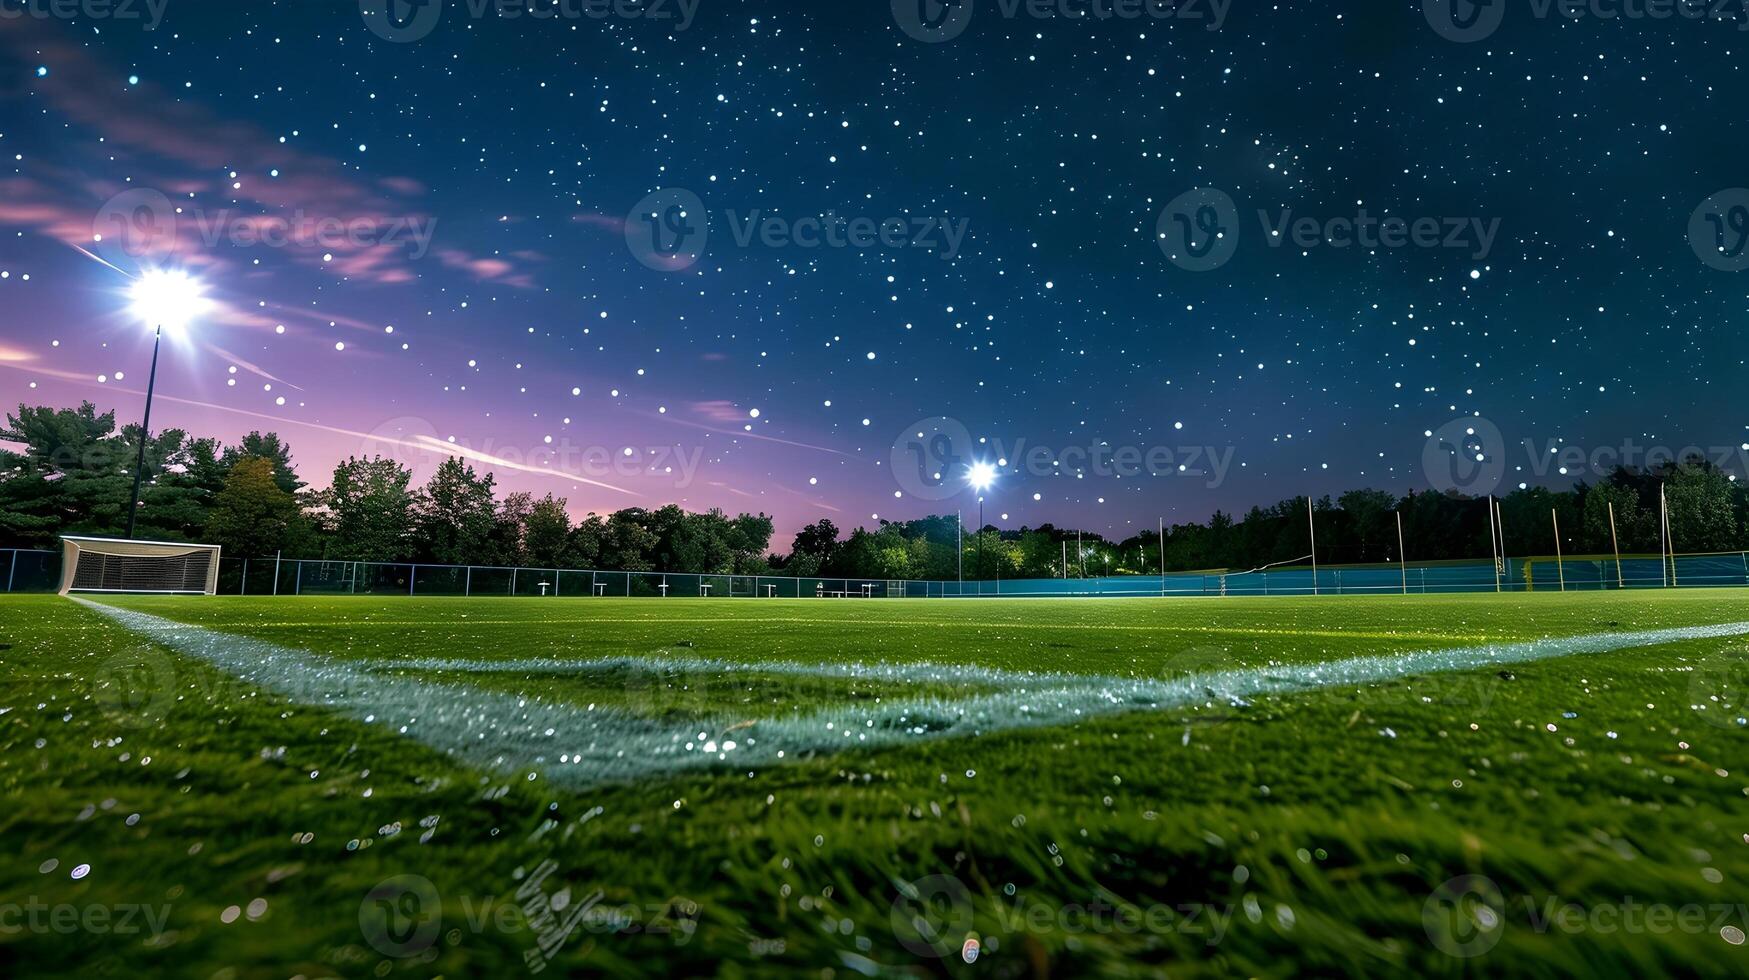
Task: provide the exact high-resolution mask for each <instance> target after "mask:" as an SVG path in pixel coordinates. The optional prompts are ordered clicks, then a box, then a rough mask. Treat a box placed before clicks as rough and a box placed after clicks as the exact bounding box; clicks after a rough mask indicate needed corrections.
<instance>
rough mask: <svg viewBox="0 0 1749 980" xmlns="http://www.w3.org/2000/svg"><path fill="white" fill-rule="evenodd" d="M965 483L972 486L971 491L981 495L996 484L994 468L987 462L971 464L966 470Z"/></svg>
mask: <svg viewBox="0 0 1749 980" xmlns="http://www.w3.org/2000/svg"><path fill="white" fill-rule="evenodd" d="M966 482H967V483H969V484H971V485H972V489H974V490H976V491H978V492H979V493H983V492H984V491H985V490H988V489H990V486H991V484H993V483H995V482H996V467H995V466H994V465H993V464H991V463H987V462H978V463H973V464H972V465H971V466H969V467H967V468H966Z"/></svg>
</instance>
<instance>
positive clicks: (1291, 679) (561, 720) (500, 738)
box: [74, 598, 1749, 788]
mask: <svg viewBox="0 0 1749 980" xmlns="http://www.w3.org/2000/svg"><path fill="white" fill-rule="evenodd" d="M74 601H76V602H79V603H80V604H82V605H84V606H86V607H88V608H90V609H93V610H95V611H97V612H99V613H101V614H103V615H105V616H108V617H110V618H111V619H113V620H115V621H116V622H117V623H119V624H120V625H122V626H124V627H126V628H128V629H130V630H132V631H134V632H136V633H139V634H141V635H142V636H144V637H146V638H147V639H150V640H152V641H153V642H155V643H158V644H160V645H162V646H165V647H167V648H169V649H171V650H173V651H175V652H177V653H180V654H182V655H184V656H189V657H194V658H196V659H199V660H202V661H205V662H206V663H209V664H211V665H212V666H214V667H217V668H219V669H220V670H223V671H226V672H227V673H230V674H233V675H235V676H236V677H238V678H240V679H242V680H243V681H246V682H248V683H250V684H255V685H258V686H260V687H262V688H265V689H267V690H270V691H273V692H275V693H277V694H280V695H283V696H285V697H288V698H290V699H291V700H293V701H296V702H299V703H303V704H310V705H319V706H322V707H326V708H331V709H333V710H336V711H339V712H340V713H342V714H344V715H347V716H349V717H352V718H355V719H358V720H360V721H363V722H365V723H367V724H375V725H385V726H388V727H389V728H391V729H392V730H394V731H396V732H398V733H400V734H402V735H406V736H408V737H410V738H414V739H416V740H418V741H420V742H423V743H424V744H426V745H429V746H431V747H432V748H434V749H437V750H438V751H440V752H443V753H445V754H447V755H450V756H452V757H454V758H456V759H457V760H459V761H462V762H465V763H468V764H471V765H475V766H479V767H481V768H486V769H495V770H512V771H520V770H525V769H528V768H531V767H532V768H537V769H540V770H542V771H543V772H544V773H545V775H546V776H547V777H548V778H550V779H552V780H553V782H555V783H556V784H558V785H561V786H566V787H570V788H583V787H587V786H590V785H594V784H597V783H601V782H605V781H616V780H631V779H639V778H647V777H652V776H661V775H666V774H669V773H673V772H678V771H683V770H692V769H701V768H706V767H712V766H722V767H729V766H733V767H736V768H748V767H755V766H766V765H772V764H775V763H777V762H779V761H781V760H785V759H794V758H799V757H807V756H813V755H818V754H822V753H832V752H837V751H841V750H844V749H851V748H864V747H869V748H874V747H886V746H893V745H903V744H910V743H915V742H919V741H923V740H926V739H937V738H944V737H955V736H968V735H970V736H976V735H984V734H989V733H992V732H1000V731H1006V730H1010V729H1016V728H1032V727H1038V726H1044V725H1062V724H1072V723H1074V722H1078V721H1081V720H1083V719H1086V718H1093V717H1099V716H1103V715H1111V714H1118V713H1123V712H1129V711H1147V710H1161V709H1168V708H1187V707H1196V706H1203V705H1212V704H1214V703H1215V702H1223V707H1232V706H1234V705H1243V704H1245V701H1244V699H1245V698H1249V697H1253V696H1256V695H1259V694H1276V693H1286V692H1294V691H1307V690H1313V689H1318V688H1331V687H1348V686H1362V685H1368V684H1378V683H1389V682H1392V681H1396V680H1400V679H1402V678H1404V677H1407V676H1411V675H1420V674H1430V673H1449V672H1453V671H1464V670H1475V669H1480V668H1486V667H1492V666H1495V665H1502V664H1515V663H1524V662H1527V661H1534V660H1545V659H1550V658H1555V657H1567V656H1575V655H1581V654H1593V653H1608V652H1611V651H1616V650H1625V649H1630V648H1633V647H1644V646H1656V645H1659V644H1664V643H1674V642H1679V641H1683V640H1700V639H1719V638H1730V637H1740V636H1744V635H1749V623H1725V624H1721V625H1715V626H1690V627H1679V628H1672V629H1658V630H1646V631H1641V632H1633V633H1597V634H1590V635H1585V636H1570V637H1552V638H1547V639H1542V640H1531V641H1527V642H1515V643H1493V644H1485V645H1481V646H1474V647H1462V648H1456V649H1446V650H1423V651H1418V652H1412V653H1401V654H1389V655H1383V656H1365V657H1353V658H1349V659H1344V660H1333V661H1327V662H1324V663H1315V664H1303V665H1297V664H1296V665H1285V664H1283V665H1274V666H1269V667H1253V668H1242V669H1236V670H1222V671H1211V672H1206V673H1198V674H1191V675H1187V676H1183V677H1177V678H1171V679H1166V680H1154V679H1135V678H1120V677H1110V676H1094V675H1075V674H1061V673H1048V674H1034V673H1024V672H1015V671H1004V670H989V669H982V668H974V667H966V666H950V665H940V664H873V665H867V666H864V665H855V664H821V665H812V664H800V663H794V662H783V663H775V664H740V663H731V662H726V661H718V660H710V659H705V658H694V657H678V658H677V657H651V658H637V657H617V658H608V659H605V660H588V661H576V662H571V663H566V662H563V661H554V660H541V659H520V660H504V661H493V660H487V659H425V660H411V661H382V660H378V661H341V660H335V659H332V658H328V657H322V656H318V655H315V654H312V653H310V652H308V651H304V650H295V649H291V648H288V647H282V646H278V645H276V644H272V643H268V642H267V641H265V640H259V639H255V638H253V637H247V636H239V635H236V634H231V633H221V632H217V631H215V630H210V629H207V628H206V627H203V626H192V625H189V624H186V623H178V622H174V621H172V620H168V619H163V618H161V617H158V616H152V615H148V614H146V613H140V612H134V611H132V610H126V609H119V608H116V607H114V606H108V605H104V604H101V603H96V602H92V601H90V600H86V599H78V598H75V599H74ZM623 668H631V669H645V670H650V671H657V672H659V671H661V670H663V669H675V668H679V669H683V670H687V671H696V672H722V673H736V672H745V673H778V674H788V675H812V676H819V677H840V678H867V679H876V680H891V681H899V682H903V681H907V680H911V681H921V680H930V681H946V682H957V683H976V684H979V685H982V686H985V687H994V688H997V689H998V690H997V691H995V692H994V693H981V694H972V695H967V696H965V697H959V698H928V697H918V698H902V699H897V700H892V701H880V702H876V703H873V704H867V703H858V704H848V705H837V706H830V707H826V708H822V709H820V710H818V711H813V712H810V713H807V714H796V715H791V716H784V717H778V718H758V719H751V720H749V719H745V718H734V717H729V716H718V717H709V718H700V719H696V720H692V721H688V722H685V723H674V722H664V721H661V720H659V719H652V718H648V717H644V716H640V715H637V714H634V713H631V712H628V711H625V710H623V709H620V708H614V707H605V706H597V705H590V706H588V707H580V706H577V705H573V704H569V703H564V702H553V701H547V700H543V699H541V698H539V697H536V696H529V695H516V694H506V693H500V692H495V691H489V690H481V689H479V688H477V687H469V686H467V685H466V684H465V683H457V684H451V683H447V682H444V681H434V680H426V679H420V678H411V677H405V676H396V674H395V673H394V671H395V670H396V669H419V670H445V671H457V672H463V673H470V672H471V673H478V672H485V671H492V672H510V673H516V672H524V673H547V674H552V673H564V672H576V673H584V672H589V671H596V672H599V671H603V670H615V669H623Z"/></svg>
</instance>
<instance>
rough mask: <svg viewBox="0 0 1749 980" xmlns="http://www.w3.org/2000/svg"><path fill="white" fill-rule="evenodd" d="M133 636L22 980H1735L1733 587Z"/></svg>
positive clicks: (22, 927) (1738, 730)
mask: <svg viewBox="0 0 1749 980" xmlns="http://www.w3.org/2000/svg"><path fill="white" fill-rule="evenodd" d="M106 603H107V604H108V605H109V606H111V607H114V608H116V609H121V610H126V611H128V612H131V613H141V614H147V615H148V616H149V617H161V618H162V619H163V620H171V621H175V623H180V624H187V626H186V627H179V626H176V625H174V624H167V623H164V622H162V621H161V620H159V619H148V618H139V619H134V620H130V621H128V625H124V623H123V622H122V621H118V619H116V618H115V616H114V615H111V614H105V613H102V612H99V611H96V610H94V609H92V608H90V607H87V606H83V605H80V604H78V603H75V602H73V601H70V600H66V599H59V598H51V597H0V790H3V794H4V799H5V801H6V806H5V808H4V811H3V813H0V842H3V844H4V853H5V855H6V859H5V861H4V863H3V864H0V964H5V965H6V966H7V970H8V972H9V973H10V975H13V976H25V975H49V974H61V975H75V974H76V975H83V976H135V975H140V974H142V973H146V972H155V973H156V972H163V973H175V974H177V975H183V976H193V977H232V976H236V977H254V976H263V977H267V976H273V977H289V976H306V977H317V976H329V975H342V976H396V977H398V976H409V977H411V976H430V975H437V974H442V975H447V976H451V977H465V976H479V975H496V974H515V973H518V972H522V971H527V970H530V969H534V968H540V969H542V970H545V971H552V972H553V974H554V975H557V974H560V973H563V972H579V971H588V972H591V973H604V974H609V975H643V974H648V973H652V972H662V973H665V974H667V975H675V976H679V975H693V974H704V973H724V974H729V975H742V976H745V975H772V974H806V975H809V976H815V977H820V976H837V977H848V976H898V975H918V974H921V975H934V974H953V975H961V976H977V975H982V976H993V977H1017V976H1074V975H1087V974H1090V973H1099V974H1104V975H1117V976H1124V975H1159V974H1160V973H1162V972H1165V973H1168V974H1171V975H1199V974H1218V975H1253V976H1283V977H1285V976H1290V975H1294V974H1297V973H1304V972H1308V971H1323V972H1335V971H1341V972H1345V973H1360V974H1398V975H1400V974H1413V975H1442V976H1443V975H1459V974H1471V973H1476V974H1490V975H1497V974H1522V975H1532V976H1571V975H1576V974H1580V975H1614V976H1644V975H1657V974H1665V973H1669V974H1708V975H1736V976H1741V975H1745V974H1746V973H1749V946H1746V945H1744V943H1743V937H1744V932H1746V931H1749V914H1746V913H1745V911H1744V904H1743V903H1744V902H1746V901H1749V899H1746V898H1745V895H1746V891H1745V888H1744V884H1745V882H1746V881H1749V724H1746V723H1745V721H1744V719H1743V717H1742V716H1743V715H1744V714H1746V713H1749V706H1746V704H1745V698H1744V692H1745V683H1746V682H1749V635H1745V631H1749V626H1743V627H1741V628H1739V629H1737V630H1734V631H1733V630H1723V631H1718V632H1719V635H1713V636H1705V637H1699V638H1687V639H1671V638H1669V637H1667V636H1666V637H1657V638H1655V639H1645V638H1635V637H1631V636H1627V637H1626V638H1623V636H1624V635H1626V634H1636V633H1644V632H1649V631H1655V630H1661V629H1672V628H1684V627H1696V626H1713V625H1725V624H1744V623H1749V592H1736V591H1694V592H1680V593H1674V592H1641V593H1608V594H1598V593H1590V594H1584V595H1579V594H1569V595H1541V594H1538V595H1521V596H1505V597H1500V596H1494V595H1486V596H1437V597H1436V596H1428V597H1400V596H1388V597H1368V598H1322V599H1291V598H1268V599H1238V598H1232V599H1220V600H1212V599H1211V600H1104V601H1102V600H994V601H947V600H871V601H832V600H802V601H785V600H775V601H765V600H679V599H677V600H551V599H548V600H537V599H478V600H460V599H407V598H394V599H381V598H334V599H315V598H297V599H274V598H266V597H262V598H219V599H183V598H167V597H127V598H113V599H108V600H106ZM124 615H125V614H124ZM1572 637H1584V638H1587V639H1586V640H1584V641H1581V642H1579V643H1577V644H1576V645H1575V648H1574V649H1568V648H1567V647H1566V646H1564V645H1563V643H1564V638H1572ZM1485 647H1486V648H1487V649H1488V650H1493V651H1496V652H1498V654H1499V657H1498V658H1496V657H1495V654H1493V653H1489V652H1486V651H1483V648H1485ZM1429 651H1431V652H1433V653H1432V654H1431V655H1429V654H1428V652H1429ZM1478 651H1483V652H1478ZM1356 658H1362V659H1359V660H1357V659H1356ZM1496 660H1497V662H1496ZM1396 664H1400V665H1404V666H1403V667H1401V668H1397V667H1391V668H1388V670H1387V672H1383V673H1382V672H1381V670H1386V669H1385V668H1381V667H1380V666H1379V665H1396ZM1186 691H1188V692H1189V696H1180V695H1183V694H1184V693H1185V692H1186ZM828 726H829V727H828ZM694 728H696V729H698V730H697V731H693V729H694ZM778 752H782V753H783V754H782V755H781V756H779V755H778V754H777V753H778ZM968 937H973V942H975V944H976V951H977V952H978V954H979V955H978V956H977V957H976V962H974V963H969V964H968V963H967V962H965V960H966V959H967V956H966V953H967V952H968V949H967V947H968Z"/></svg>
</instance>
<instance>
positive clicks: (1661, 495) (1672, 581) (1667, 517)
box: [1658, 486, 1682, 586]
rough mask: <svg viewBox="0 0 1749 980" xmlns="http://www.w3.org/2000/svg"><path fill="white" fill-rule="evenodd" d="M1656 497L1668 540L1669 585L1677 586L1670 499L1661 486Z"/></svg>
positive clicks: (1673, 525)
mask: <svg viewBox="0 0 1749 980" xmlns="http://www.w3.org/2000/svg"><path fill="white" fill-rule="evenodd" d="M1658 496H1659V498H1660V499H1661V500H1662V502H1663V505H1664V527H1665V529H1666V530H1665V534H1666V535H1667V536H1668V537H1669V539H1670V584H1671V585H1672V586H1677V585H1681V584H1682V583H1681V582H1678V581H1677V580H1676V525H1675V524H1672V523H1671V522H1670V498H1669V497H1667V496H1665V495H1664V488H1663V487H1662V486H1660V487H1659V488H1658Z"/></svg>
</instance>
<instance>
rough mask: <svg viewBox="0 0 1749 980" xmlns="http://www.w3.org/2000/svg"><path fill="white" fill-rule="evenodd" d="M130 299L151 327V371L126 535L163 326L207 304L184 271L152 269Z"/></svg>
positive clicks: (142, 470) (185, 319) (180, 323)
mask: <svg viewBox="0 0 1749 980" xmlns="http://www.w3.org/2000/svg"><path fill="white" fill-rule="evenodd" d="M129 298H130V301H131V306H132V309H133V312H134V315H135V316H138V317H139V318H140V319H141V320H142V321H143V322H145V323H148V324H150V325H151V327H152V370H151V372H150V373H148V374H147V375H146V414H145V416H144V417H143V418H142V419H141V420H140V451H139V455H138V457H137V458H136V459H135V460H134V491H133V494H132V495H131V496H129V497H128V529H127V536H128V537H129V538H132V537H133V536H134V517H135V512H136V511H138V510H139V507H140V483H141V481H142V480H143V479H144V477H145V475H146V440H147V439H148V438H149V437H150V434H151V431H152V391H153V389H155V388H156V387H157V386H158V348H159V346H160V345H161V344H162V343H163V342H164V328H165V327H169V328H170V329H171V330H172V331H176V330H181V329H182V328H183V327H186V326H187V325H188V323H189V321H190V320H193V319H194V318H195V317H196V316H197V315H199V313H200V312H201V310H202V309H204V308H205V307H206V296H205V294H204V293H203V291H202V289H201V285H200V283H199V282H198V281H197V280H195V279H193V278H192V277H190V276H189V275H188V274H187V273H186V272H172V271H168V270H154V271H151V272H147V273H145V274H144V275H142V276H140V278H138V279H136V280H134V284H133V286H132V288H131V289H130V290H129Z"/></svg>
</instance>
